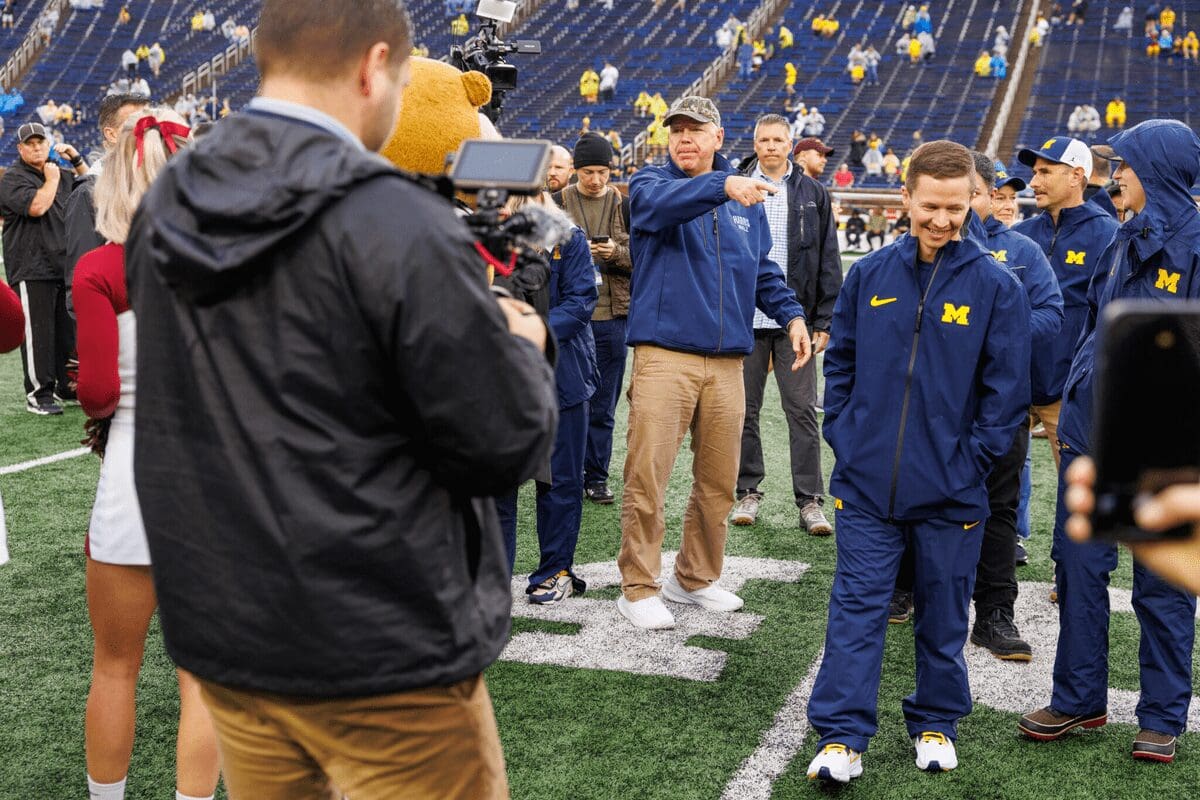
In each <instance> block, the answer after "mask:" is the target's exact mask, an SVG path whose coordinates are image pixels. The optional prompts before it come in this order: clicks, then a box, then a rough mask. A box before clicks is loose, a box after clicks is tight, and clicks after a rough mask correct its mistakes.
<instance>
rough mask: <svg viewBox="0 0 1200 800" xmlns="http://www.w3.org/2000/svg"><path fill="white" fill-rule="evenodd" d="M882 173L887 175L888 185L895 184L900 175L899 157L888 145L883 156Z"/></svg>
mask: <svg viewBox="0 0 1200 800" xmlns="http://www.w3.org/2000/svg"><path fill="white" fill-rule="evenodd" d="M883 174H884V175H885V176H887V182H888V186H891V185H893V184H895V183H896V179H897V178H899V177H900V157H899V156H897V155H896V151H894V150H892V148H890V147H889V148H888V149H887V152H886V153H884V156H883Z"/></svg>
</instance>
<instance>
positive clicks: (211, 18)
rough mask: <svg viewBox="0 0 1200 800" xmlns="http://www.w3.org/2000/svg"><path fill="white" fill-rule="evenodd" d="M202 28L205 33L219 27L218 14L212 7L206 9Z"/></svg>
mask: <svg viewBox="0 0 1200 800" xmlns="http://www.w3.org/2000/svg"><path fill="white" fill-rule="evenodd" d="M201 28H202V30H203V31H204V32H205V33H212V32H213V31H215V30H216V29H217V15H216V14H214V13H213V11H212V9H211V8H210V9H207V10H205V12H204V24H203V25H202V26H201Z"/></svg>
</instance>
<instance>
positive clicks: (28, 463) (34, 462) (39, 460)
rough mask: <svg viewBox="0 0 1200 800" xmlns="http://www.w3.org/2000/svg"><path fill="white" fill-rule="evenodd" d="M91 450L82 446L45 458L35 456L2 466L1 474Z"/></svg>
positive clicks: (56, 460) (62, 459)
mask: <svg viewBox="0 0 1200 800" xmlns="http://www.w3.org/2000/svg"><path fill="white" fill-rule="evenodd" d="M90 452H92V451H91V450H89V449H88V448H86V447H80V448H78V449H76V450H67V451H66V452H64V453H55V454H54V455H52V456H46V457H45V458H35V459H34V460H32V461H22V462H21V463H20V464H10V465H8V466H7V467H0V475H13V474H15V473H18V472H25V471H26V470H31V469H36V468H37V467H44V466H46V465H47V464H54V463H57V462H59V461H66V460H68V459H71V458H79V457H80V456H86V455H87V454H88V453H90Z"/></svg>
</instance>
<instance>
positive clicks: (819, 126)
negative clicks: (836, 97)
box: [804, 106, 825, 137]
mask: <svg viewBox="0 0 1200 800" xmlns="http://www.w3.org/2000/svg"><path fill="white" fill-rule="evenodd" d="M823 133H825V115H824V114H822V113H821V110H820V109H819V108H817V107H816V106H813V107H812V108H810V109H809V110H808V120H807V121H806V122H805V123H804V135H805V136H806V137H811V136H816V137H819V136H820V135H821V134H823Z"/></svg>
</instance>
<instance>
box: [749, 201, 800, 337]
mask: <svg viewBox="0 0 1200 800" xmlns="http://www.w3.org/2000/svg"><path fill="white" fill-rule="evenodd" d="M752 210H753V211H754V212H756V213H755V216H756V217H757V218H758V223H759V226H758V253H759V256H758V277H757V279H756V282H755V286H754V303H755V305H757V306H758V307H759V308H761V309H762V310H763V313H764V314H766V315H767V316H768V317H770V318H771V319H773V320H775V323H776V324H777V325H778V326H779V327H781V328H784V329H786V328H787V326H788V324H789V323H790V322H791V321H792V320H794V319H796V317H800V318H801V319H803V318H804V307H803V306H801V305H800V303H799V302H798V301H797V300H796V293H795V292H793V291H792V287H790V286H788V285H787V281H786V280H784V277H783V270H782V269H781V268H780V266H779V265H778V264H776V263H775V262H774V261H772V260H771V227H770V226H769V225H768V224H767V215H766V212H765V211H764V210H763V209H762V206H758V207H756V208H754V209H752Z"/></svg>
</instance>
